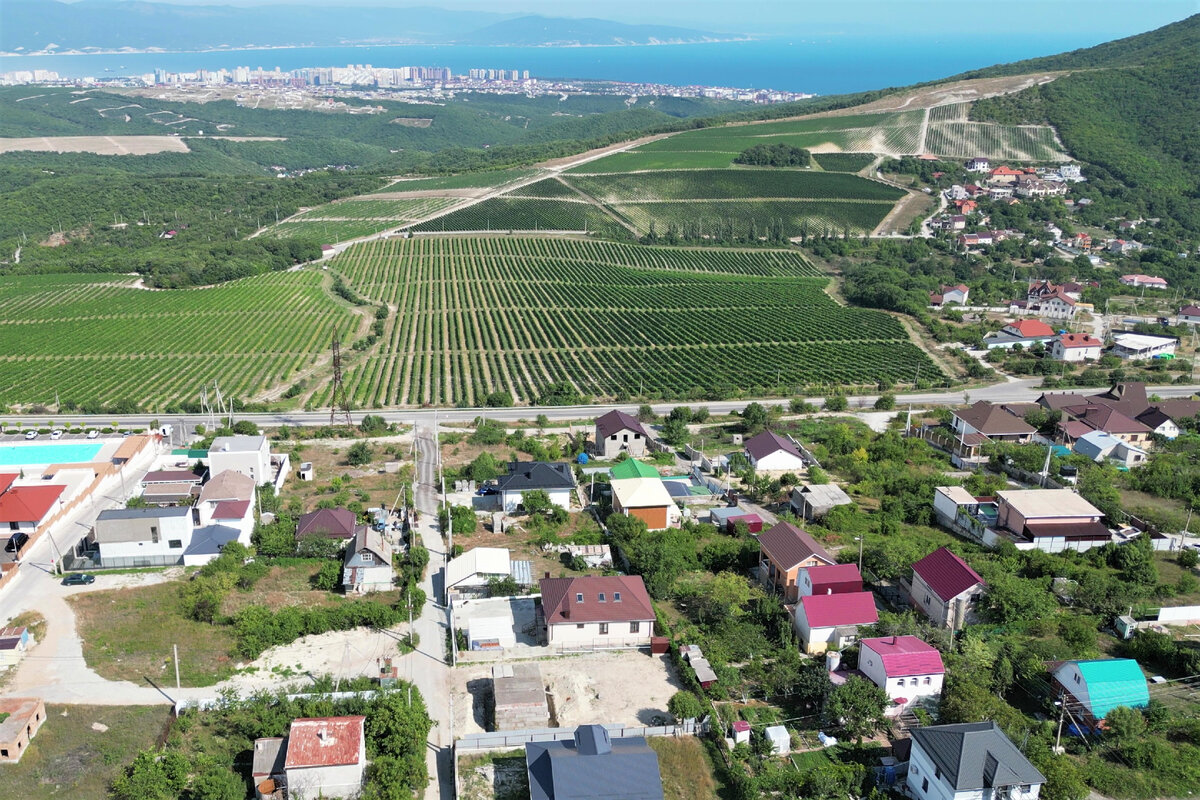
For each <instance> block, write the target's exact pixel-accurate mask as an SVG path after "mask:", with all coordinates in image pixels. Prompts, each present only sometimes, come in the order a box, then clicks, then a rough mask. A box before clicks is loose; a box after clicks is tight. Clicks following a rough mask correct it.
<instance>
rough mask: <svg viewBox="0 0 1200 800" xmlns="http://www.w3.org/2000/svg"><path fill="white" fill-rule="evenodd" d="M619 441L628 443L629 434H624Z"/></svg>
mask: <svg viewBox="0 0 1200 800" xmlns="http://www.w3.org/2000/svg"><path fill="white" fill-rule="evenodd" d="M621 441H623V442H628V441H629V434H628V433H627V434H625V435H624V436H623V437H622V438H621Z"/></svg>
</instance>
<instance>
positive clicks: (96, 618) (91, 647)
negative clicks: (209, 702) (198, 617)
mask: <svg viewBox="0 0 1200 800" xmlns="http://www.w3.org/2000/svg"><path fill="white" fill-rule="evenodd" d="M179 589H180V584H179V583H178V582H175V581H169V582H167V583H160V584H156V585H154V586H142V587H138V588H135V589H113V590H112V591H107V592H87V593H83V594H78V595H76V596H74V597H72V598H70V600H69V602H70V603H71V604H72V605H73V606H74V608H75V616H76V623H77V628H78V630H79V635H80V637H81V638H82V639H83V657H84V659H85V660H86V661H87V664H88V666H89V667H91V668H92V669H94V670H96V672H98V673H99V674H100V675H101V676H102V677H105V678H108V679H110V680H128V681H133V682H134V683H139V684H142V685H145V679H146V678H151V679H153V680H156V681H157V680H160V679H162V680H166V679H168V678H171V679H173V678H174V675H173V674H169V673H173V672H174V669H173V668H171V667H170V664H169V661H170V658H171V646H172V645H175V644H178V645H179V677H180V682H181V683H182V684H183V685H184V686H211V685H212V684H214V683H217V682H219V681H221V680H224V679H225V678H228V677H229V676H230V674H232V672H233V669H234V666H235V663H236V661H235V659H234V657H232V656H230V653H232V652H234V637H233V632H232V631H231V630H230V629H229V628H227V627H224V626H221V625H209V624H207V623H204V622H196V621H195V620H190V619H187V618H186V617H184V615H183V612H182V610H181V606H180V600H179V594H180V592H179Z"/></svg>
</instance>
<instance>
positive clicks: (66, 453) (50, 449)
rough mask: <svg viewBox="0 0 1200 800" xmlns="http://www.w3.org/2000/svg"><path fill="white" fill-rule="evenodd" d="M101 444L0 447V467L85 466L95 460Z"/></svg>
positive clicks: (71, 443)
mask: <svg viewBox="0 0 1200 800" xmlns="http://www.w3.org/2000/svg"><path fill="white" fill-rule="evenodd" d="M101 447H104V443H103V442H65V443H57V442H56V443H55V444H16V445H0V467H15V466H19V465H21V464H30V465H35V464H86V463H88V462H89V461H95V460H96V454H97V453H99V452H100V448H101Z"/></svg>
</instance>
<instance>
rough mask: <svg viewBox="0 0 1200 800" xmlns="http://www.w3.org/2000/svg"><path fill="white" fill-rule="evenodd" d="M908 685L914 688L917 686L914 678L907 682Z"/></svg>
mask: <svg viewBox="0 0 1200 800" xmlns="http://www.w3.org/2000/svg"><path fill="white" fill-rule="evenodd" d="M908 685H909V686H916V685H917V679H916V678H912V679H910V680H909V682H908Z"/></svg>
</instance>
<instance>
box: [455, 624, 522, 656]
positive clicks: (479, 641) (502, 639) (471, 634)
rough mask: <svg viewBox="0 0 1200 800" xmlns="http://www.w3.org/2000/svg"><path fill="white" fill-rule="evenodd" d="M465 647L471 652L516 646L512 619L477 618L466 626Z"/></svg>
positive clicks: (515, 633)
mask: <svg viewBox="0 0 1200 800" xmlns="http://www.w3.org/2000/svg"><path fill="white" fill-rule="evenodd" d="M467 645H468V647H469V648H470V649H471V650H503V649H505V648H509V647H516V646H517V632H516V630H515V629H514V628H513V619H512V617H511V616H508V617H479V618H477V619H472V620H471V621H470V623H469V624H468V625H467Z"/></svg>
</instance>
